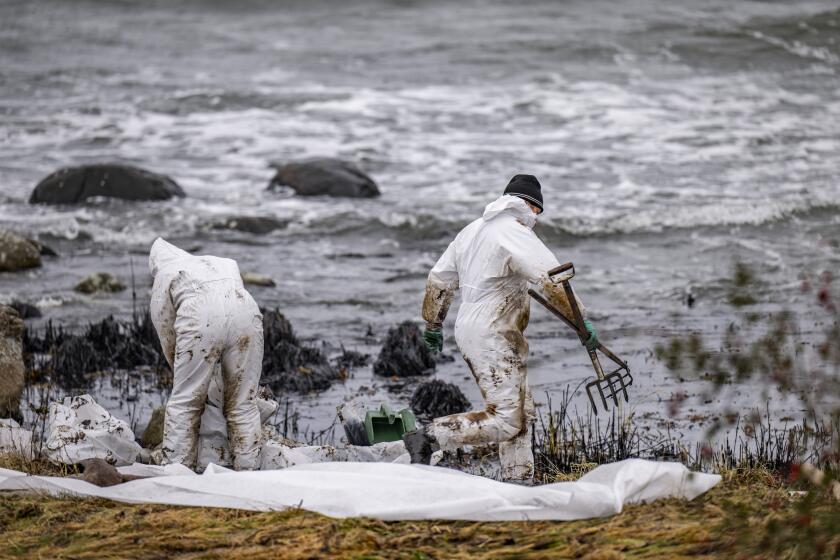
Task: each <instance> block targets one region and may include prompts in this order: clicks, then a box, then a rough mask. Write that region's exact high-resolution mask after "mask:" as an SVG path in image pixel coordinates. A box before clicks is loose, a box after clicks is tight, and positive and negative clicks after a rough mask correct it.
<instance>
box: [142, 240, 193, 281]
mask: <svg viewBox="0 0 840 560" xmlns="http://www.w3.org/2000/svg"><path fill="white" fill-rule="evenodd" d="M190 258H192V255H190V254H189V253H187V252H186V251H184V250H183V249H179V248H178V247H176V246H175V245H173V244H171V243H168V242H167V241H165V240H164V239H163V238H162V237H158V238H157V239H155V242H154V243H152V249H151V250H150V251H149V271H150V272H151V273H152V276H157V275H158V273H159V272H160V271H161V270H164V269H165V268H169V267H171V266H174V265H176V264H178V263H181V262H184V259H190Z"/></svg>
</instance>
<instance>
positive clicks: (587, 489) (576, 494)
mask: <svg viewBox="0 0 840 560" xmlns="http://www.w3.org/2000/svg"><path fill="white" fill-rule="evenodd" d="M131 469H134V470H133V471H131V472H132V474H134V473H137V474H140V473H141V472H143V473H148V474H150V475H151V474H161V475H162V476H154V477H153V478H146V479H142V480H134V481H130V482H126V483H123V484H119V485H117V486H111V487H108V488H100V487H98V486H93V485H91V484H88V483H86V482H84V481H81V480H77V479H72V478H57V477H45V476H27V475H25V474H23V473H20V472H17V471H10V470H5V469H0V491H4V490H17V491H19V490H36V491H42V492H46V493H49V494H52V495H60V494H70V495H75V496H96V497H101V498H108V499H112V500H117V501H121V502H129V503H158V504H171V505H185V506H208V507H228V508H237V509H246V510H256V511H270V510H278V509H284V508H288V507H302V508H303V509H307V510H310V511H315V512H318V513H322V514H325V515H328V516H331V517H372V518H377V519H383V520H402V519H464V520H475V521H517V520H527V519H555V520H572V519H587V518H592V517H603V516H609V515H614V514H617V513H619V512H621V510H622V508H623V506H624V505H626V504H630V503H637V502H643V501H644V502H647V501H652V500H658V499H661V498H667V497H679V498H684V499H689V500H691V499H694V498H695V497H697V496H699V495H700V494H702V493H704V492H706V491H707V490H709V489H710V488H712V487H713V486H715V485H716V484H717V483H718V482H720V476H718V475H713V474H702V473H691V472H689V471H688V469H686V468H685V466H683V465H681V464H679V463H660V462H654V461H645V460H642V459H628V460H625V461H621V462H618V463H612V464H608V465H602V466H600V467H597V468H596V469H595V470H593V471H592V472H590V473H588V474H586V475H584V476H583V477H582V478H581V479H580V480H578V481H576V482H559V483H556V484H549V485H545V486H537V487H526V486H518V485H515V484H507V483H503V482H497V481H494V480H490V479H487V478H482V477H478V476H473V475H469V474H465V473H462V472H458V471H454V470H450V469H445V468H441V467H429V466H420V465H404V464H398V463H320V464H309V465H297V466H294V467H290V468H287V469H283V470H277V471H251V472H246V471H243V472H233V471H228V470H226V469H223V468H219V467H216V466H215V465H211V466H210V467H208V469H207V470H206V471H205V472H204V474H201V475H196V474H193V473H189V474H187V473H184V471H183V470H182V469H179V468H178V466H174V467H173V466H170V467H165V468H161V467H148V466H140V465H137V466H134V467H131ZM121 470H123V472H127V470H126V469H121ZM180 473H184V474H180Z"/></svg>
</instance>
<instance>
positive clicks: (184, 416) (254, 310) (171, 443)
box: [149, 238, 263, 470]
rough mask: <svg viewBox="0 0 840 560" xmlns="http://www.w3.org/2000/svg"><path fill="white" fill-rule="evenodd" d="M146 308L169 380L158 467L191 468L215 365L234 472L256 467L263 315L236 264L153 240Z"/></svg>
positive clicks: (259, 432) (159, 239)
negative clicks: (149, 296) (219, 372)
mask: <svg viewBox="0 0 840 560" xmlns="http://www.w3.org/2000/svg"><path fill="white" fill-rule="evenodd" d="M149 268H150V269H151V272H152V276H153V277H154V285H153V287H152V300H151V304H150V310H151V316H152V322H153V323H154V325H155V329H156V330H157V333H158V336H159V337H160V343H161V346H162V347H163V355H164V356H165V357H166V361H167V362H168V363H169V366H170V367H171V368H172V372H173V374H174V378H173V383H172V394H171V396H170V397H169V401H168V402H167V403H166V414H165V420H164V427H163V444H162V446H161V455H162V457H161V460H162V462H163V463H182V464H184V465H186V466H188V467H190V468H195V463H196V454H197V447H198V434H199V428H200V424H201V414H202V412H203V410H204V405H205V402H206V399H207V389H208V386H209V384H210V377H211V374H212V372H213V369H214V367H215V366H216V364H217V363H219V362H221V366H222V378H223V383H224V405H223V411H224V415H225V419H226V420H227V428H228V440H229V443H230V449H231V453H232V455H233V466H234V468H235V469H236V470H253V469H256V468H257V467H258V455H259V451H260V436H261V428H260V413H259V410H258V409H257V401H256V397H257V392H258V389H259V380H260V375H261V372H262V359H263V326H262V314H261V313H260V310H259V307H258V306H257V304H256V302H255V301H254V299H253V298H252V297H251V295H250V294H249V293H248V292H247V291H246V290H245V287H244V286H243V284H242V277H241V275H240V273H239V266H238V265H237V264H236V261H234V260H231V259H225V258H220V257H213V256H194V255H191V254H189V253H187V252H186V251H184V250H182V249H179V248H178V247H175V246H174V245H172V244H170V243H167V242H166V241H164V240H163V239H161V238H158V239H157V240H156V241H155V242H154V244H152V249H151V252H150V253H149Z"/></svg>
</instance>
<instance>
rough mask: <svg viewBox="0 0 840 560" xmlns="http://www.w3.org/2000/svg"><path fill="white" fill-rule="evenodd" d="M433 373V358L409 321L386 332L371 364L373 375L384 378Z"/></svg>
mask: <svg viewBox="0 0 840 560" xmlns="http://www.w3.org/2000/svg"><path fill="white" fill-rule="evenodd" d="M434 371H435V360H434V357H433V356H432V353H431V352H430V351H429V349H428V347H427V346H426V343H425V342H423V336H422V335H421V334H420V329H419V328H417V325H415V324H414V323H412V322H411V321H404V322H402V323H400V324H399V325H397V326H396V327H394V328H392V329H391V330H389V331H388V337H387V338H386V339H385V344H384V345H383V346H382V350H381V351H380V352H379V357H378V358H377V359H376V362H375V363H374V364H373V373H375V374H376V375H381V376H384V377H412V376H417V375H431V374H432V373H433V372H434Z"/></svg>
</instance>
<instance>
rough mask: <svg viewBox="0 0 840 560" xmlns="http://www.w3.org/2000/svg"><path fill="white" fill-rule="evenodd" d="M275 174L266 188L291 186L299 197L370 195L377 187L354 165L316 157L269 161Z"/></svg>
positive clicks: (358, 196)
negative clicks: (288, 160) (281, 162)
mask: <svg viewBox="0 0 840 560" xmlns="http://www.w3.org/2000/svg"><path fill="white" fill-rule="evenodd" d="M272 167H274V168H275V169H277V174H276V175H275V176H274V178H273V179H272V180H271V183H269V185H268V188H269V190H273V189H276V188H277V187H290V188H291V189H292V190H294V191H295V193H297V194H298V195H300V196H322V195H326V196H347V197H352V198H373V197H375V196H379V194H380V193H379V187H377V186H376V183H374V182H373V179H371V178H370V177H368V176H367V175H365V174H364V173H362V172H361V171H360V170H359V169H358V168H357V167H356V166H355V165H353V164H352V163H348V162H346V161H341V160H338V159H333V158H315V159H307V160H302V161H298V162H292V163H286V164H275V163H273V164H272Z"/></svg>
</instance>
